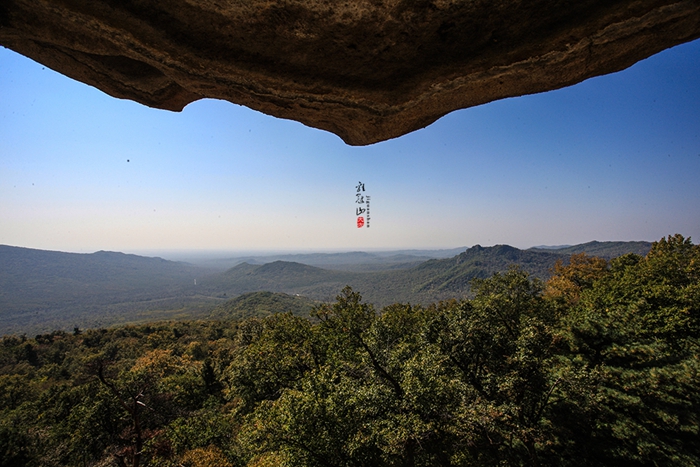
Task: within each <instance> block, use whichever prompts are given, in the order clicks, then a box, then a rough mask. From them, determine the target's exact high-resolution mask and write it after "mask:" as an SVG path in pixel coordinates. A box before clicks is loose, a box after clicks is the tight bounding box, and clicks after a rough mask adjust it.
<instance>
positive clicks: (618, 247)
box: [529, 240, 651, 259]
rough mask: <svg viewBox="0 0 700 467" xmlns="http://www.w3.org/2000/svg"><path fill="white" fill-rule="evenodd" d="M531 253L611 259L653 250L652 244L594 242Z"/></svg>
mask: <svg viewBox="0 0 700 467" xmlns="http://www.w3.org/2000/svg"><path fill="white" fill-rule="evenodd" d="M529 250H530V251H553V252H555V253H559V254H562V255H574V254H578V253H586V254H587V255H589V256H600V257H601V258H606V259H611V258H616V257H618V256H622V255H624V254H626V253H634V254H637V255H640V256H645V255H646V254H647V253H649V250H651V242H644V241H636V242H598V241H595V240H594V241H592V242H587V243H581V244H580V245H566V246H561V247H532V248H530V249H529Z"/></svg>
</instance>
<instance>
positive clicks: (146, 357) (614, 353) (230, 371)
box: [0, 235, 700, 467]
mask: <svg viewBox="0 0 700 467" xmlns="http://www.w3.org/2000/svg"><path fill="white" fill-rule="evenodd" d="M473 290H474V292H475V294H474V297H473V298H472V299H469V300H460V301H457V300H448V301H443V302H439V303H436V304H432V305H429V306H418V305H410V304H402V303H396V304H393V305H390V306H387V307H385V308H383V309H382V310H380V311H379V312H378V311H377V310H375V309H374V307H373V306H371V305H369V304H367V303H364V302H363V301H362V298H361V296H360V294H359V293H358V292H356V291H354V290H352V289H350V288H349V287H348V288H345V289H344V290H343V291H342V292H341V294H340V295H339V296H338V297H337V300H336V301H335V302H334V303H332V304H321V305H317V306H315V307H314V308H313V310H312V319H310V320H309V319H305V318H303V317H300V316H295V315H293V314H291V313H287V314H274V315H271V316H268V317H265V318H262V319H261V318H249V319H245V320H235V321H234V320H228V321H226V320H207V321H188V322H163V323H153V324H148V325H138V326H123V327H118V328H111V329H93V330H85V331H81V330H80V329H77V328H76V329H75V330H74V332H73V333H66V332H63V331H56V332H53V333H48V334H42V335H38V336H36V337H35V338H27V337H26V336H5V337H4V338H3V339H2V343H1V345H0V398H1V400H0V465H2V466H14V465H26V466H54V465H55V466H58V465H69V466H88V465H90V466H111V465H115V466H139V465H142V466H145V465H150V466H173V467H174V466H180V465H182V466H211V467H213V466H249V467H253V466H255V467H263V466H280V465H282V466H284V465H287V466H309V467H321V466H334V467H341V466H342V467H345V466H347V467H350V466H358V467H359V466H392V467H393V466H397V467H398V466H406V467H409V466H410V467H418V466H482V465H504V466H506V465H507V466H520V465H522V466H550V465H551V466H555V465H556V466H566V465H572V466H573V465H576V466H578V465H591V466H604V465H629V466H659V465H686V466H693V465H700V442H698V439H699V438H698V437H699V436H700V390H699V389H700V387H699V386H700V339H699V337H700V247H698V246H696V245H693V244H692V243H691V241H690V239H686V238H683V237H682V236H680V235H675V236H669V237H668V238H665V239H661V240H660V241H658V242H655V243H654V245H653V246H652V249H651V251H650V252H649V253H648V254H647V255H646V256H644V257H642V256H638V255H635V254H627V255H624V256H621V257H618V258H615V259H612V260H609V261H608V260H606V259H602V258H595V257H589V256H586V255H585V254H579V255H574V256H573V257H572V258H571V261H570V262H569V263H568V264H566V265H564V264H563V263H559V264H557V266H555V268H554V270H553V275H552V277H551V278H550V279H549V280H548V281H546V282H542V281H540V280H538V279H532V278H531V277H530V276H528V274H527V273H525V272H523V271H521V270H519V269H517V268H513V269H511V270H509V271H508V272H506V273H502V274H495V275H493V276H492V277H490V278H486V279H478V280H476V281H475V282H474V283H473Z"/></svg>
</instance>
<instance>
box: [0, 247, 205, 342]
mask: <svg viewBox="0 0 700 467" xmlns="http://www.w3.org/2000/svg"><path fill="white" fill-rule="evenodd" d="M209 273H210V271H209V270H206V269H202V268H198V267H195V266H192V265H190V264H187V263H178V262H173V261H166V260H164V259H161V258H147V257H143V256H137V255H129V254H124V253H117V252H109V251H98V252H96V253H91V254H78V253H64V252H58V251H45V250H35V249H30V248H19V247H12V246H6V245H0V330H2V331H4V332H7V330H21V329H23V327H24V326H26V325H27V324H29V323H46V324H50V323H55V324H57V325H59V326H58V328H59V329H62V328H65V326H66V323H65V321H66V320H70V321H73V322H74V323H75V325H81V326H85V325H86V324H85V323H90V324H92V325H96V324H99V323H108V322H110V319H107V320H106V321H105V320H100V319H99V318H98V316H99V315H100V314H102V315H107V314H113V313H121V312H122V311H124V310H125V309H126V308H124V307H122V308H119V307H118V308H119V309H110V308H109V307H113V306H115V305H116V304H123V303H141V305H142V306H141V308H142V310H143V309H147V308H149V305H148V302H153V301H163V300H171V299H174V298H178V299H179V298H182V297H186V296H191V295H193V294H194V291H193V286H194V281H195V279H197V278H198V277H203V276H205V275H207V274H209ZM159 306H160V305H159ZM165 306H173V304H168V305H165ZM86 315H90V319H87V320H86V319H85V318H86ZM92 318H97V319H92ZM111 321H112V322H114V321H113V320H111ZM116 322H119V320H117V321H116ZM68 326H70V324H68Z"/></svg>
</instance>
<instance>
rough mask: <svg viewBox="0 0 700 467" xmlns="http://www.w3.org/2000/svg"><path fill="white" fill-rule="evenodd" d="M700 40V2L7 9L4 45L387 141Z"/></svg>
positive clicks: (104, 81) (152, 99) (38, 1)
mask: <svg viewBox="0 0 700 467" xmlns="http://www.w3.org/2000/svg"><path fill="white" fill-rule="evenodd" d="M698 37H700V2H698V1H697V0H617V1H615V0H579V1H571V0H532V1H529V2H520V1H515V0H502V1H494V0H353V1H350V0H347V1H330V0H246V1H242V0H237V1H234V0H228V1H226V0H169V1H168V2H162V1H155V0H119V1H117V0H94V1H90V2H83V1H78V0H31V1H29V0H5V1H4V2H3V4H2V5H0V44H2V45H3V46H5V47H8V48H10V49H12V50H15V51H17V52H19V53H21V54H23V55H26V56H28V57H30V58H32V59H34V60H36V61H38V62H40V63H42V64H44V65H46V66H48V67H50V68H52V69H54V70H56V71H58V72H60V73H62V74H64V75H67V76H69V77H71V78H74V79H77V80H79V81H82V82H84V83H87V84H90V85H92V86H95V87H97V88H99V89H101V90H102V91H104V92H106V93H107V94H110V95H112V96H114V97H118V98H124V99H131V100H134V101H137V102H140V103H142V104H144V105H148V106H151V107H156V108H161V109H168V110H175V111H177V110H181V109H182V108H183V107H184V106H185V105H187V104H188V103H190V102H193V101H195V100H198V99H202V98H207V97H210V98H216V99H223V100H227V101H230V102H233V103H236V104H242V105H245V106H247V107H250V108H252V109H255V110H258V111H261V112H264V113H266V114H269V115H273V116H276V117H281V118H287V119H293V120H297V121H300V122H302V123H304V124H306V125H308V126H311V127H315V128H320V129H324V130H327V131H331V132H333V133H335V134H337V135H338V136H340V137H341V138H342V139H343V140H344V141H345V142H346V143H348V144H353V145H364V144H371V143H374V142H378V141H383V140H386V139H390V138H394V137H398V136H401V135H403V134H406V133H408V132H411V131H413V130H416V129H419V128H422V127H425V126H427V125H429V124H430V123H432V122H434V121H435V120H437V119H438V118H440V117H441V116H443V115H445V114H447V113H449V112H451V111H454V110H457V109H462V108H467V107H471V106H475V105H480V104H484V103H487V102H490V101H493V100H497V99H502V98H506V97H513V96H520V95H525V94H532V93H537V92H544V91H548V90H552V89H558V88H561V87H565V86H569V85H572V84H575V83H578V82H580V81H583V80H585V79H587V78H590V77H593V76H598V75H602V74H606V73H611V72H615V71H619V70H621V69H624V68H626V67H628V66H630V65H632V64H634V63H636V62H637V61H639V60H641V59H644V58H646V57H648V56H650V55H652V54H654V53H657V52H659V51H661V50H664V49H666V48H668V47H671V46H674V45H677V44H680V43H683V42H687V41H690V40H693V39H696V38H698Z"/></svg>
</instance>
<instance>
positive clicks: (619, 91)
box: [0, 40, 700, 254]
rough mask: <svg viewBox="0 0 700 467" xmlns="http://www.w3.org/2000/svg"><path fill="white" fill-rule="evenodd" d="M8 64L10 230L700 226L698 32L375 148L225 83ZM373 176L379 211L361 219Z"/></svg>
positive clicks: (92, 237) (24, 242)
mask: <svg viewBox="0 0 700 467" xmlns="http://www.w3.org/2000/svg"><path fill="white" fill-rule="evenodd" d="M0 70H2V73H0V95H1V96H2V99H1V100H0V200H1V202H0V220H1V221H0V244H8V245H16V246H23V247H28V248H37V249H45V250H56V251H73V252H83V253H84V252H94V251H99V250H108V251H123V252H133V251H156V250H159V251H174V250H190V251H192V250H201V251H212V250H215V251H244V252H251V251H253V252H255V251H257V252H260V251H277V252H280V251H284V252H300V251H303V252H316V251H372V250H375V251H377V250H383V251H386V250H406V249H424V250H425V249H433V250H435V249H450V248H452V247H451V246H450V245H476V244H480V245H482V246H490V245H496V244H507V245H511V246H514V247H517V248H521V249H526V248H530V247H532V246H534V245H562V244H570V245H573V244H580V243H585V242H588V241H591V240H593V239H595V240H598V241H638V240H640V239H643V240H644V241H655V240H658V239H660V238H662V237H665V236H667V235H671V234H675V233H680V234H682V235H684V236H686V237H688V236H690V237H692V238H698V237H699V236H700V215H698V212H699V211H700V210H699V209H698V208H699V207H700V203H699V200H700V183H698V182H697V180H698V179H700V178H699V177H700V40H696V41H694V42H690V43H687V44H684V45H680V46H677V47H674V48H672V49H668V50H666V51H664V52H661V53H659V54H657V55H655V56H653V57H650V58H649V59H647V60H643V61H641V62H639V63H637V64H635V65H634V66H632V67H630V68H628V69H627V70H623V71H621V72H619V73H614V74H610V75H606V76H602V77H596V78H592V79H589V80H587V81H584V82H583V83H580V84H578V85H575V86H571V87H568V88H564V89H560V90H556V91H551V92H547V93H542V94H537V95H529V96H523V97H518V98H512V99H505V100H501V101H497V102H493V103H490V104H486V105H482V106H478V107H474V108H470V109H465V110H461V111H457V112H453V113H451V114H449V115H447V116H445V117H443V118H441V119H440V120H438V121H437V122H435V123H434V124H432V125H430V126H428V127H427V128H425V129H422V130H419V131H416V132H413V133H410V134H408V135H405V136H402V137H400V138H396V139H393V140H390V141H386V142H383V143H377V144H374V145H371V146H367V147H350V146H347V145H345V144H344V143H343V142H342V141H341V140H340V139H339V138H338V137H336V136H335V135H332V134H330V133H326V132H323V131H320V130H316V129H313V128H309V127H306V126H304V125H302V124H300V123H297V122H294V121H288V120H281V119H277V118H273V117H269V116H266V115H263V114H261V113H258V112H254V111H252V110H250V109H247V108H245V107H242V106H237V105H233V104H231V103H228V102H223V101H215V100H210V99H208V100H202V101H198V102H195V103H192V104H190V105H188V106H187V107H186V108H185V109H184V111H183V112H180V113H173V112H168V111H163V110H156V109H151V108H148V107H145V106H142V105H140V104H136V103H134V102H131V101H125V100H119V99H115V98H112V97H109V96H107V95H106V94H104V93H102V92H100V91H98V90H96V89H94V88H91V87H89V86H87V85H84V84H82V83H79V82H76V81H73V80H71V79H69V78H67V77H65V76H62V75H59V74H58V73H55V72H53V71H51V70H50V69H48V68H45V67H43V66H41V65H39V64H37V63H35V62H32V61H31V60H29V59H27V58H25V57H22V56H20V55H18V54H16V53H14V52H12V51H10V50H7V49H4V48H0ZM359 182H362V183H364V184H365V187H366V194H369V195H371V197H372V223H371V227H370V228H366V227H365V228H361V229H358V228H357V227H356V222H355V219H356V215H355V206H356V204H355V188H356V185H357V184H358V183H359ZM245 254H250V253H245Z"/></svg>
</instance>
